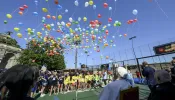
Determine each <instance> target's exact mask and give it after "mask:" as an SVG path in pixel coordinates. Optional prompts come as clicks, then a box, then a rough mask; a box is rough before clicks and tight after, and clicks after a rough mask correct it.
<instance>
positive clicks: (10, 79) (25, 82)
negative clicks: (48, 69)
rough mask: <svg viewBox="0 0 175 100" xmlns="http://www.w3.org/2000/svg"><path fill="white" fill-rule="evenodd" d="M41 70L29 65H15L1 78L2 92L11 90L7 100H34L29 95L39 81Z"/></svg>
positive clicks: (0, 86)
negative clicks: (3, 89) (3, 88)
mask: <svg viewBox="0 0 175 100" xmlns="http://www.w3.org/2000/svg"><path fill="white" fill-rule="evenodd" d="M38 76H39V69H37V67H32V66H28V65H15V66H13V67H12V68H10V69H8V70H7V71H6V72H5V73H4V74H3V75H1V76H0V82H1V83H0V90H1V88H2V87H4V86H6V88H7V89H8V90H9V93H8V96H7V98H6V100H34V99H33V98H31V97H29V96H28V95H27V94H28V92H29V90H30V88H31V87H32V85H34V83H35V82H36V81H37V78H38Z"/></svg>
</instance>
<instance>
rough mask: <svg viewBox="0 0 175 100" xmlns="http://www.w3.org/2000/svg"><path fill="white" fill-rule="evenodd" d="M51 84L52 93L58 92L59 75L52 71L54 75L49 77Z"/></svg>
mask: <svg viewBox="0 0 175 100" xmlns="http://www.w3.org/2000/svg"><path fill="white" fill-rule="evenodd" d="M49 84H50V94H49V96H51V95H52V92H53V91H54V94H56V88H57V76H56V75H55V74H54V73H52V75H51V76H50V77H49Z"/></svg>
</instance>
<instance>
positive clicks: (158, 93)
mask: <svg viewBox="0 0 175 100" xmlns="http://www.w3.org/2000/svg"><path fill="white" fill-rule="evenodd" d="M172 65H173V66H175V60H173V61H172ZM0 72H1V73H0V90H1V92H0V93H1V95H0V97H1V98H0V100H34V99H33V97H34V95H35V93H37V92H38V93H40V94H41V95H40V96H41V97H44V96H45V94H46V93H48V94H49V95H52V94H55V95H57V94H58V93H62V94H65V93H67V92H72V91H75V90H76V91H77V90H78V91H86V90H90V89H96V88H103V90H102V91H101V93H100V95H99V100H119V98H120V91H121V90H125V89H128V88H129V87H134V86H135V83H134V79H133V76H132V73H131V72H130V69H128V67H119V66H115V65H114V69H113V73H111V72H109V71H108V70H104V71H102V72H96V73H93V72H90V71H75V72H63V71H49V70H42V69H41V70H39V69H38V67H35V66H28V65H15V66H13V67H12V68H10V69H8V70H1V71H0ZM174 72H175V70H174V68H172V69H162V70H155V69H154V68H153V67H151V66H149V64H148V63H147V62H143V63H142V73H138V72H136V76H137V77H139V78H140V76H141V74H142V75H143V76H144V77H145V79H146V84H147V85H148V87H149V89H150V92H151V93H150V95H149V97H148V98H147V100H174V98H175V95H174V92H175V86H174V83H173V77H174V76H173V74H175V73H174ZM4 98H5V99H4Z"/></svg>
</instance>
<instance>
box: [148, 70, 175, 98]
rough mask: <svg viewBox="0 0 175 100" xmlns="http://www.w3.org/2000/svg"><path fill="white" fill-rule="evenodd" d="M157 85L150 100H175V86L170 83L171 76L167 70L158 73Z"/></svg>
mask: <svg viewBox="0 0 175 100" xmlns="http://www.w3.org/2000/svg"><path fill="white" fill-rule="evenodd" d="M155 79H156V83H157V84H156V85H155V86H154V87H153V92H152V96H151V98H150V99H149V100H175V95H174V92H175V86H174V85H173V84H172V83H171V82H170V81H171V77H170V74H169V73H168V72H167V71H165V70H160V71H156V74H155Z"/></svg>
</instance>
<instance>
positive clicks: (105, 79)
mask: <svg viewBox="0 0 175 100" xmlns="http://www.w3.org/2000/svg"><path fill="white" fill-rule="evenodd" d="M107 79H108V74H107V70H105V71H104V73H103V82H104V84H105V85H106V84H107V83H106V82H107Z"/></svg>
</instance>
